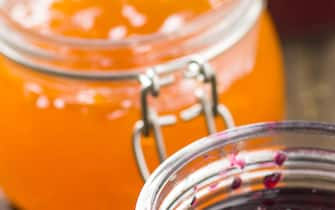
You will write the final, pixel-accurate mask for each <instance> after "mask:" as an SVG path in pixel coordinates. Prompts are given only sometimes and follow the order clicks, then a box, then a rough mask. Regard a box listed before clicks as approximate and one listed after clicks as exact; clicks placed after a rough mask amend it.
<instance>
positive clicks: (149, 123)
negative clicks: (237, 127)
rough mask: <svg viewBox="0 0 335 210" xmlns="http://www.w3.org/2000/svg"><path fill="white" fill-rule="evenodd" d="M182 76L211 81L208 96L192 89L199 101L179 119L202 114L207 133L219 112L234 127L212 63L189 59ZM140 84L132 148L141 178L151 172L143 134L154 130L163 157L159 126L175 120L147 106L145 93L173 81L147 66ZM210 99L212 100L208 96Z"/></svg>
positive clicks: (212, 128) (214, 128)
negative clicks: (220, 97)
mask: <svg viewBox="0 0 335 210" xmlns="http://www.w3.org/2000/svg"><path fill="white" fill-rule="evenodd" d="M185 78H188V79H197V80H199V81H200V82H203V83H204V84H210V92H211V97H210V98H209V97H207V94H206V91H205V90H204V89H203V88H199V89H197V90H196V91H195V94H196V96H197V98H198V104H196V105H194V106H192V107H191V108H189V109H187V110H184V111H182V112H181V113H180V116H181V119H182V120H185V121H189V120H192V119H194V118H196V117H198V116H200V115H201V114H204V115H205V121H206V126H207V130H208V133H209V134H212V133H215V132H216V125H215V117H216V116H220V117H221V118H222V119H223V120H224V123H225V125H226V128H232V127H234V120H233V117H232V115H231V113H230V111H229V110H228V108H227V107H226V106H224V105H222V104H219V97H218V91H217V80H216V75H215V71H214V70H213V69H212V67H211V66H210V65H209V64H208V63H206V62H202V61H201V60H199V59H194V60H192V61H191V62H190V63H189V65H188V68H187V71H185ZM139 81H140V83H141V85H142V90H141V112H142V120H139V121H138V122H136V124H135V128H134V131H133V137H132V142H133V150H134V154H135V158H136V162H137V166H138V169H139V172H140V174H141V176H142V178H143V180H147V179H148V177H149V176H150V172H149V169H148V166H147V163H146V160H145V157H144V153H143V148H142V145H141V143H142V137H148V136H150V133H151V132H152V133H153V137H154V141H155V143H156V150H157V152H158V155H159V160H160V162H163V161H164V160H165V159H166V150H165V144H164V139H163V136H162V131H161V128H162V126H168V125H173V124H175V123H176V121H177V120H176V117H175V116H174V115H169V116H163V117H159V116H158V115H157V113H156V111H155V110H154V109H153V108H150V107H149V103H148V96H149V95H151V96H153V97H158V95H159V91H160V88H161V87H162V86H165V85H169V84H171V83H172V80H171V79H169V78H168V79H167V78H164V79H161V78H159V76H158V74H157V73H156V71H155V69H150V70H149V71H148V72H147V73H146V74H143V75H141V76H139ZM210 99H211V100H210Z"/></svg>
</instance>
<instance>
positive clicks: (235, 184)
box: [231, 176, 242, 190]
mask: <svg viewBox="0 0 335 210" xmlns="http://www.w3.org/2000/svg"><path fill="white" fill-rule="evenodd" d="M241 186H242V179H241V178H240V177H239V176H236V177H234V180H233V183H232V184H231V189H233V190H237V189H239V188H240V187H241Z"/></svg>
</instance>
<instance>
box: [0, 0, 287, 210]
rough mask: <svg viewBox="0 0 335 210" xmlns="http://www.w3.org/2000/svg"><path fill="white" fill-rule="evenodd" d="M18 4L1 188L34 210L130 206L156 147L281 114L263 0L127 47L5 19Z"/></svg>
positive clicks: (5, 35)
mask: <svg viewBox="0 0 335 210" xmlns="http://www.w3.org/2000/svg"><path fill="white" fill-rule="evenodd" d="M17 2H20V1H1V14H0V24H1V27H0V51H1V54H2V56H1V58H0V97H1V98H2V99H3V100H1V102H0V115H1V119H0V127H1V132H0V139H1V141H0V185H1V186H2V187H3V189H4V191H5V193H6V195H7V196H8V197H9V199H10V200H11V201H13V202H14V203H15V204H16V205H17V206H19V207H22V208H23V209H25V210H59V209H63V210H73V209H80V210H86V209H87V210H91V209H101V210H104V209H132V208H133V207H134V205H135V202H136V198H137V195H138V193H139V191H140V188H141V186H142V184H143V180H142V177H143V178H146V177H147V176H148V173H149V172H148V171H150V170H152V169H153V168H154V167H155V166H156V165H157V164H158V162H159V158H158V155H157V151H156V148H158V149H159V154H160V156H161V157H160V159H164V158H165V156H166V155H168V154H172V153H173V152H175V151H177V150H178V149H180V148H181V147H183V146H185V145H187V144H188V143H191V142H192V141H193V140H195V139H198V138H200V137H202V136H205V135H207V134H208V133H212V132H214V131H215V130H221V129H224V128H225V127H229V126H232V125H233V120H234V121H235V123H236V124H244V123H251V122H257V121H267V120H279V119H281V118H282V117H283V111H284V107H283V82H282V78H283V77H282V60H281V54H280V49H279V46H278V43H277V39H276V35H275V33H274V30H273V28H272V24H271V21H270V19H269V17H268V16H267V15H266V14H265V13H264V11H263V6H264V2H263V1H261V0H236V1H223V2H224V4H222V5H221V6H220V7H218V8H216V9H213V10H211V11H210V12H208V13H206V14H204V15H201V16H199V17H198V18H197V19H195V20H193V21H191V22H189V23H187V24H186V25H185V26H184V27H183V28H182V29H180V30H178V31H173V32H171V33H165V34H155V35H153V36H145V37H141V38H138V37H135V38H129V39H125V40H120V41H110V40H101V39H94V40H87V39H75V38H66V37H60V36H56V35H55V36H53V35H50V34H47V35H46V34H43V33H42V34H40V33H35V32H34V31H31V30H27V29H26V28H24V27H22V26H21V25H19V24H17V22H15V21H14V20H13V19H12V16H10V15H9V14H8V13H9V12H10V11H12V9H11V8H12V7H13V6H15V4H16V3H17ZM71 2H72V1H68V4H71ZM96 2H97V3H98V2H101V1H96ZM40 3H41V2H40ZM72 3H73V2H72ZM196 90H197V91H196ZM207 95H208V97H207ZM216 115H217V116H223V118H224V120H222V119H221V117H217V118H215V116H216ZM214 118H215V119H214ZM224 124H226V126H225V125H224ZM215 125H216V126H215ZM134 127H135V129H134ZM215 127H217V129H215ZM134 130H135V131H134ZM163 138H164V139H165V142H164V141H163ZM156 145H157V146H156ZM164 145H165V146H164ZM147 168H148V170H146V169H147ZM138 169H141V170H140V172H141V173H139V170H138ZM141 175H142V177H141Z"/></svg>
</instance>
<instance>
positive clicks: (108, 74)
mask: <svg viewBox="0 0 335 210" xmlns="http://www.w3.org/2000/svg"><path fill="white" fill-rule="evenodd" d="M223 7H224V5H221V6H219V7H218V8H216V9H215V10H211V11H209V12H208V13H206V14H203V15H200V16H198V18H196V19H195V20H193V21H190V22H188V23H187V24H186V25H185V27H183V30H180V31H178V32H173V33H172V34H169V33H168V34H152V35H148V36H143V37H136V38H128V39H124V40H120V41H113V40H99V39H96V40H91V41H88V40H87V39H77V38H69V37H67V38H64V37H61V36H46V35H43V34H40V33H36V32H33V31H30V30H27V29H25V28H24V27H23V26H21V25H20V24H18V23H15V21H13V20H11V18H9V17H8V16H7V15H6V14H5V13H4V11H1V9H0V24H1V25H3V26H6V25H8V24H9V25H10V29H11V30H14V33H18V34H19V35H20V36H24V37H25V38H26V37H27V38H31V39H36V40H43V41H47V42H49V41H50V42H52V43H56V44H58V43H59V44H61V45H64V44H65V45H67V46H74V47H79V48H90V47H93V48H94V49H95V48H98V49H100V48H101V49H104V48H111V49H113V48H122V47H127V46H133V45H134V44H136V45H142V44H144V45H145V44H147V43H150V42H153V41H159V40H163V41H164V40H168V39H171V38H172V39H175V38H179V37H184V36H187V35H188V34H189V33H192V32H193V31H195V30H197V29H198V28H199V27H200V28H201V27H204V26H206V25H208V23H210V22H212V21H213V19H214V17H215V18H216V20H218V22H219V23H220V26H221V27H222V29H221V30H220V31H228V32H229V33H228V35H227V36H226V37H225V38H224V40H223V42H222V43H220V44H218V45H216V46H213V47H210V48H209V49H206V50H204V51H203V52H201V53H198V54H199V55H197V56H196V57H201V58H202V60H206V61H208V60H211V59H213V58H215V57H216V56H218V55H220V54H221V53H222V52H224V51H226V50H227V49H228V48H230V47H232V46H233V45H234V44H236V43H237V42H238V41H239V40H240V39H242V37H243V36H244V35H245V34H246V33H247V32H249V31H250V30H251V28H252V26H253V25H255V23H256V21H257V19H258V17H259V15H260V13H261V10H262V8H263V0H246V1H240V3H238V4H237V6H235V5H234V8H233V9H232V12H230V13H228V14H224V13H223V12H222V8H223ZM240 16H244V18H240ZM236 21H239V22H236ZM240 23H241V24H240ZM242 23H243V24H242ZM5 28H6V27H2V29H1V30H0V38H1V41H0V53H1V54H2V55H4V56H5V57H6V58H8V59H10V60H12V61H14V62H15V63H18V64H20V65H23V66H26V67H28V68H30V69H33V70H35V71H37V72H40V73H46V74H49V75H52V76H60V77H65V78H70V79H80V80H107V81H114V80H116V81H119V80H138V78H139V75H140V74H141V73H143V68H140V69H138V68H135V69H129V70H127V71H118V70H110V71H109V70H108V71H99V70H97V71H73V70H71V69H64V68H58V67H50V66H47V67H46V66H43V65H41V64H38V63H34V62H32V61H30V60H29V59H27V58H26V56H24V55H22V54H23V53H22V52H17V51H18V48H17V46H14V47H13V46H11V44H12V43H14V45H15V44H17V40H15V39H13V38H12V37H10V38H8V34H12V33H8V31H6V29H5ZM12 39H13V40H12ZM200 41H201V40H200ZM20 47H22V46H20ZM22 48H23V49H22V50H21V49H20V50H21V51H23V52H24V53H30V54H33V55H34V54H40V53H41V52H35V51H34V50H35V49H30V48H28V47H27V48H25V47H24V46H23V47H22ZM42 54H43V52H42ZM42 56H47V57H49V56H50V55H42ZM194 57H195V55H188V56H185V57H181V58H177V59H174V60H171V61H167V62H166V63H162V64H158V65H157V66H155V67H154V68H155V69H157V73H158V74H166V73H170V72H173V71H175V70H177V69H178V68H181V67H183V66H185V65H187V64H188V63H189V62H190V61H191V60H192V59H193V58H194Z"/></svg>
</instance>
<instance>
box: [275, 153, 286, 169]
mask: <svg viewBox="0 0 335 210" xmlns="http://www.w3.org/2000/svg"><path fill="white" fill-rule="evenodd" d="M286 160H287V155H286V154H285V153H284V152H277V153H276V155H275V157H274V162H275V163H276V164H277V165H278V166H282V165H284V163H285V161H286Z"/></svg>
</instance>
